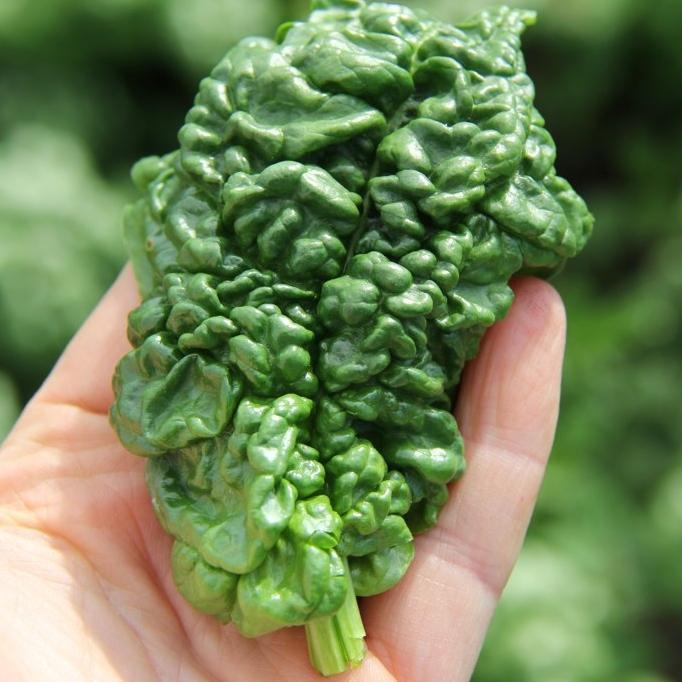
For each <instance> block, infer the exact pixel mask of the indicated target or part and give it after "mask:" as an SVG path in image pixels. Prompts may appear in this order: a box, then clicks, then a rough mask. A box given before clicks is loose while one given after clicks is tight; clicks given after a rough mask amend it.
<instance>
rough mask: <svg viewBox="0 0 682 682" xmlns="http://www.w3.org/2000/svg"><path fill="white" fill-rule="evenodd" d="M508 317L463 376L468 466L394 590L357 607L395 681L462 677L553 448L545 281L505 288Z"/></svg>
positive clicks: (555, 359) (552, 358)
mask: <svg viewBox="0 0 682 682" xmlns="http://www.w3.org/2000/svg"><path fill="white" fill-rule="evenodd" d="M515 290H516V296H517V298H516V301H515V303H514V304H513V306H512V308H511V311H510V313H509V315H508V316H507V318H506V319H505V320H504V321H502V322H500V323H499V324H497V325H495V327H493V328H492V329H491V330H490V331H489V332H488V333H487V334H486V337H485V339H484V341H483V344H482V347H481V351H480V353H479V355H478V357H477V359H476V360H475V361H474V362H472V363H471V364H470V365H469V366H468V368H467V370H466V372H465V377H464V381H463V384H462V387H461V391H460V398H459V401H458V407H457V411H456V414H457V418H458V422H459V425H460V428H461V430H462V434H463V436H464V439H465V444H466V445H465V450H466V457H467V464H468V468H467V471H466V473H465V474H464V477H463V478H462V480H461V481H460V482H459V483H458V484H457V485H456V486H455V487H454V488H453V490H452V493H451V499H450V501H449V503H448V504H447V505H446V507H445V509H444V510H443V513H442V515H441V517H440V519H439V523H438V526H437V527H436V528H435V529H433V530H431V531H430V532H429V533H426V534H425V535H423V536H421V537H420V538H418V539H417V541H416V545H417V552H416V558H415V561H414V563H413V565H412V567H411V568H410V570H409V571H408V573H407V575H406V576H405V578H404V579H403V580H402V581H401V582H400V583H399V584H398V585H397V586H396V587H395V588H394V589H392V590H390V591H389V592H387V593H385V594H384V595H381V596H379V597H375V598H373V599H371V600H369V601H368V602H367V603H366V604H365V605H363V613H364V614H365V622H366V623H367V625H368V631H369V633H370V646H372V647H373V649H374V651H375V652H376V653H377V654H378V655H379V657H380V658H382V660H383V661H384V662H385V663H386V664H387V665H388V667H389V669H391V670H392V672H393V673H394V674H396V675H397V674H398V673H400V679H404V680H422V679H428V680H433V681H434V682H439V681H440V680H448V681H449V682H450V681H453V680H468V679H469V678H470V676H471V673H472V670H473V667H474V665H475V662H476V659H477V658H478V654H479V651H480V647H481V644H482V641H483V637H484V634H485V631H486V629H487V626H488V623H489V621H490V618H491V616H492V612H493V609H494V607H495V604H496V602H497V598H498V597H499V594H500V592H501V590H502V589H503V587H504V584H505V582H506V580H507V578H508V576H509V573H510V571H511V568H512V566H513V564H514V561H515V560H516V557H517V555H518V552H519V549H520V546H521V543H522V541H523V537H524V535H525V532H526V528H527V525H528V521H529V519H530V515H531V512H532V508H533V505H534V503H535V499H536V497H537V493H538V489H539V486H540V482H541V480H542V475H543V472H544V468H545V464H546V460H547V457H548V455H549V451H550V449H551V444H552V439H553V436H554V429H555V426H556V419H557V415H558V405H559V388H560V379H561V364H562V359H563V349H564V337H565V315H564V309H563V305H562V303H561V299H560V298H559V296H558V294H557V293H556V292H555V291H554V289H552V287H551V286H550V285H548V284H546V283H545V282H542V281H540V280H537V279H533V278H526V279H522V280H518V281H517V282H516V283H515Z"/></svg>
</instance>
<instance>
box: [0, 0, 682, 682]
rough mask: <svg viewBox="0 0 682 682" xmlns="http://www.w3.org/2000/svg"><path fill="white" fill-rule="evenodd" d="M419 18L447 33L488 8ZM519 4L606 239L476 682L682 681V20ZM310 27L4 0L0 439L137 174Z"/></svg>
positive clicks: (56, 341) (93, 289)
mask: <svg viewBox="0 0 682 682" xmlns="http://www.w3.org/2000/svg"><path fill="white" fill-rule="evenodd" d="M408 4H411V5H412V6H413V7H415V6H419V7H423V8H425V9H427V10H429V11H431V12H433V13H435V14H437V15H438V16H439V17H440V18H442V19H445V20H448V19H450V20H454V19H461V18H462V17H463V16H465V15H466V14H468V13H469V12H471V11H474V10H476V9H478V8H480V7H482V6H484V5H492V4H495V3H494V2H487V1H485V0H459V2H457V3H452V2H448V1H447V0H413V2H408ZM508 4H514V5H522V6H526V7H529V8H532V9H537V10H538V12H539V23H538V25H537V26H536V27H534V28H533V29H531V30H530V31H529V32H528V34H527V36H526V39H525V43H524V45H525V51H526V55H527V62H528V70H529V73H530V74H531V76H532V77H533V79H534V80H535V83H536V86H537V101H538V108H539V109H540V111H542V113H543V115H544V116H545V118H546V119H547V123H548V127H549V129H550V130H551V131H552V133H553V136H554V137H555V139H556V141H557V147H558V150H559V152H558V170H559V172H560V173H561V174H562V175H565V176H566V177H568V178H569V179H570V180H571V182H572V183H573V184H574V185H575V186H576V188H577V189H578V190H579V191H580V192H581V193H583V194H584V196H586V198H587V200H588V203H589V205H590V208H591V209H592V211H593V212H594V214H595V215H596V217H597V226H596V229H595V233H594V237H593V239H592V241H591V243H590V244H589V247H588V248H587V249H586V250H585V252H584V253H583V254H582V255H581V257H580V258H579V259H577V260H576V261H575V262H572V263H570V265H569V267H568V269H567V271H566V272H564V273H562V274H561V275H560V276H559V277H558V278H557V280H556V284H557V286H558V287H559V289H560V290H561V292H562V294H563V296H564V299H565V301H566V305H567V309H568V318H569V335H568V348H567V358H566V367H565V376H564V392H563V403H562V414H561V418H560V423H559V432H558V436H557V441H556V446H555V450H554V454H553V461H552V464H551V466H550V469H549V472H548V475H547V479H546V482H545V485H544V487H543V491H542V494H541V499H540V503H539V505H538V510H537V513H536V515H535V519H534V521H533V524H532V526H531V529H530V532H529V538H528V541H527V544H526V546H525V548H524V551H523V554H522V557H521V560H520V562H519V565H518V568H517V570H516V571H515V572H514V575H513V576H512V579H511V581H510V584H509V586H508V588H507V590H506V592H505V595H504V598H503V600H502V603H501V606H500V609H499V610H498V613H497V615H496V617H495V619H494V622H493V626H492V630H491V633H490V636H489V638H488V640H487V642H486V645H485V647H484V650H483V654H482V657H481V661H480V664H479V667H478V670H477V672H476V675H475V679H477V680H479V681H480V682H489V681H490V682H493V681H497V680H505V682H516V681H518V682H535V681H537V682H546V681H548V680H551V681H552V682H562V681H564V680H565V681H566V682H568V681H571V682H573V681H575V680H578V681H580V682H582V681H586V682H590V681H593V680H594V681H597V680H599V681H601V680H623V681H625V682H663V681H665V680H668V681H672V680H678V679H682V654H681V653H680V649H679V642H680V641H682V571H681V570H680V567H679V560H681V559H682V419H681V418H680V413H681V412H682V312H681V311H682V306H681V305H680V301H681V300H682V267H681V263H682V230H681V228H682V164H681V163H680V158H682V116H680V111H681V110H682V89H681V88H680V83H682V39H681V38H682V36H681V35H680V27H682V2H680V1H679V0H659V2H657V3H655V4H652V3H650V2H648V1H647V0H600V1H599V2H594V0H571V2H565V1H564V0H528V1H527V2H523V1H522V2H516V0H515V1H514V2H509V3H508ZM305 10H306V7H305V2H303V0H252V1H251V2H249V3H243V2H241V0H194V1H193V2H187V1H186V0H97V1H96V2H90V1H89V0H2V2H0V46H1V47H0V131H2V132H0V244H2V247H1V248H0V319H2V321H3V333H2V334H1V335H0V437H2V434H3V433H5V432H6V431H7V430H8V428H9V425H10V423H11V421H12V420H13V418H14V416H15V415H16V412H17V409H18V398H17V396H18V395H20V396H21V398H22V399H23V400H26V399H27V398H28V397H29V396H30V395H31V393H32V392H33V391H34V390H35V388H36V387H37V385H38V383H39V382H40V381H41V379H42V378H43V377H44V375H45V374H46V372H47V371H48V369H49V367H50V366H51V364H52V363H53V362H54V360H55V358H56V356H57V354H58V352H59V350H60V349H61V348H62V347H63V345H64V344H65V343H66V341H67V340H68V338H69V336H70V335H71V334H72V332H73V331H74V330H75V328H76V327H77V326H78V324H79V323H80V322H81V320H82V319H83V318H84V317H85V315H86V314H87V312H88V310H89V309H90V308H91V307H92V305H93V304H94V302H95V301H96V299H97V297H98V296H99V295H100V294H101V292H102V291H103V290H104V289H105V287H106V286H107V285H108V283H109V282H110V281H111V280H112V279H113V277H114V276H115V273H116V271H117V269H118V267H119V266H120V264H121V263H122V260H123V248H122V244H121V230H120V215H121V208H122V205H123V203H124V202H125V200H126V197H127V195H128V193H129V192H130V188H129V184H128V181H127V172H128V168H129V166H130V165H131V163H132V162H133V161H134V160H135V159H136V158H138V157H139V156H142V155H145V154H152V153H161V152H164V151H167V150H169V149H173V148H174V147H175V139H174V138H175V134H176V131H177V129H178V128H179V126H180V124H181V122H182V119H183V117H184V114H185V112H186V111H187V109H188V108H189V106H190V104H191V101H192V98H193V95H194V91H195V89H196V85H197V82H198V80H199V78H200V77H201V76H203V75H204V74H205V73H206V72H207V70H208V69H209V68H210V67H211V65H212V64H213V63H214V62H215V61H217V59H218V58H219V57H220V56H221V55H222V53H223V52H224V51H225V49H226V48H227V47H229V45H230V44H231V43H233V42H234V41H235V40H236V39H238V38H239V37H241V36H243V35H245V34H248V33H261V34H272V31H273V29H274V28H275V26H276V25H278V24H279V23H280V22H281V21H283V20H284V19H287V18H291V17H297V16H302V14H303V13H304V12H305ZM37 245H39V247H37ZM27 301H29V302H30V305H27Z"/></svg>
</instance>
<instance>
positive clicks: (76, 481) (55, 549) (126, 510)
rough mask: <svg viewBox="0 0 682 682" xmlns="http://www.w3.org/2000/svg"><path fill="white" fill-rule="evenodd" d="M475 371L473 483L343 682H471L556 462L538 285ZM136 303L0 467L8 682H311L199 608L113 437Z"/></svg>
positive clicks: (557, 325)
mask: <svg viewBox="0 0 682 682" xmlns="http://www.w3.org/2000/svg"><path fill="white" fill-rule="evenodd" d="M514 289H515V291H516V294H517V297H516V301H515V302H514V304H513V306H512V308H511V311H510V313H509V314H508V316H507V317H506V318H505V320H503V321H502V322H500V323H498V324H497V325H496V326H495V327H493V328H492V329H491V330H489V331H488V333H487V334H486V336H485V339H484V342H483V345H482V347H481V351H480V354H479V356H478V357H477V359H476V360H475V361H473V362H472V363H471V364H470V365H469V366H468V367H467V369H466V371H465V375H464V379H463V384H462V387H461V390H460V394H459V400H458V405H457V409H456V416H457V419H458V422H459V424H460V428H461V430H462V433H463V435H464V439H465V442H466V458H467V463H468V468H467V472H466V474H465V476H464V477H463V478H462V479H461V480H460V481H459V482H457V483H456V484H455V485H453V486H452V489H451V498H450V501H449V503H448V504H447V506H446V507H445V509H444V510H443V513H442V514H441V517H440V520H439V524H438V526H437V528H436V529H434V530H432V531H430V532H429V533H426V534H425V535H423V536H420V537H419V538H418V539H417V541H416V548H417V552H416V558H415V560H414V562H413V564H412V566H411V567H410V569H409V571H408V573H407V575H406V576H405V578H404V579H403V580H402V581H401V582H400V583H399V584H398V586H397V587H395V588H393V589H392V590H390V591H389V592H386V593H384V594H383V595H380V596H378V597H372V598H369V599H365V600H362V601H361V610H362V615H363V620H364V623H365V627H366V629H367V633H368V637H367V644H368V648H369V652H368V655H367V657H366V660H365V662H364V663H363V664H362V666H361V667H360V668H358V669H356V670H353V671H351V672H349V673H347V674H345V675H341V676H339V677H338V678H334V679H338V680H339V681H341V680H345V681H349V680H352V681H353V682H380V681H384V680H399V681H400V682H412V681H414V682H418V681H423V680H430V681H431V682H441V681H443V682H459V681H464V680H468V679H469V678H470V676H471V674H472V671H473V669H474V666H475V664H476V660H477V658H478V655H479V652H480V649H481V645H482V643H483V639H484V636H485V633H486V630H487V628H488V625H489V622H490V619H491V616H492V614H493V611H494V608H495V605H496V603H497V600H498V598H499V596H500V594H501V592H502V589H503V587H504V585H505V583H506V581H507V578H508V577H509V574H510V572H511V569H512V566H513V564H514V562H515V560H516V558H517V556H518V553H519V550H520V548H521V544H522V541H523V538H524V535H525V532H526V528H527V525H528V522H529V519H530V516H531V513H532V509H533V506H534V503H535V499H536V496H537V493H538V489H539V486H540V482H541V480H542V476H543V472H544V469H545V465H546V462H547V458H548V455H549V451H550V449H551V444H552V440H553V437H554V429H555V425H556V420H557V414H558V406H559V385H560V379H561V365H562V359H563V350H564V337H565V315H564V308H563V305H562V303H561V300H560V298H559V296H558V294H557V293H556V292H555V291H554V289H552V287H551V286H550V285H548V284H546V283H545V282H542V281H540V280H537V279H534V278H523V279H519V280H517V281H516V282H515V283H514ZM136 303H137V294H136V290H135V285H134V282H133V278H132V275H131V273H130V271H129V269H126V270H124V272H123V273H122V275H121V276H120V277H119V279H118V280H117V282H116V283H115V284H114V285H113V287H112V288H111V289H110V290H109V292H108V293H107V295H106V296H105V297H104V299H103V300H102V301H101V303H100V304H99V306H98V307H97V308H96V309H95V311H94V312H93V313H92V315H91V316H90V318H89V319H88V320H87V321H86V323H85V324H84V325H83V327H82V328H81V330H80V331H79V332H78V334H77V335H76V336H75V337H74V339H73V340H72V342H71V344H70V345H69V346H68V348H67V349H66V351H65V352H64V354H63V356H62V358H61V359H60V360H59V362H58V363H57V365H56V366H55V368H54V370H53V371H52V373H51V375H50V376H49V378H48V379H47V380H46V382H45V384H44V385H43V387H42V388H41V389H40V390H39V391H38V393H37V394H36V396H35V397H34V399H33V400H32V401H31V403H30V404H29V405H28V407H27V408H26V409H25V410H24V413H23V414H22V416H21V418H20V419H19V421H18V423H17V424H16V426H15V428H14V430H13V431H12V433H11V434H10V436H9V437H8V438H7V440H6V441H5V443H4V445H3V447H2V450H1V451H0V670H2V671H3V672H2V675H3V679H7V680H13V681H21V680H30V681H31V682H34V681H37V680H40V681H43V680H47V681H49V680H60V681H63V680H69V682H78V681H79V680H84V681H85V680H87V681H88V682H92V681H95V680H96V681H98V682H99V681H102V680H126V681H135V682H144V681H146V680H163V681H164V682H167V681H176V680H178V681H180V680H181V681H183V682H184V681H198V680H220V681H223V680H229V681H230V682H256V681H257V682H260V681H261V680H268V681H270V680H273V681H275V680H281V681H282V682H286V681H289V680H291V682H306V681H308V680H315V679H322V678H320V677H319V676H318V675H317V674H315V673H314V671H313V670H312V669H311V668H310V666H309V663H308V657H307V652H306V646H305V637H304V632H303V629H302V628H287V629H285V630H280V631H279V632H277V633H274V634H272V635H268V636H265V637H261V638H259V639H255V640H249V639H245V638H243V637H241V636H240V635H239V634H238V633H237V632H236V631H235V630H234V629H233V628H232V626H229V625H228V626H222V625H220V624H219V623H217V622H216V621H214V620H212V619H211V618H210V617H208V616H204V615H202V614H200V613H198V612H196V611H195V610H193V609H192V608H191V607H190V606H189V605H188V604H186V603H185V602H184V601H183V599H182V598H181V597H180V596H179V595H178V593H177V591H176V590H175V588H174V586H173V582H172V579H171V576H170V573H169V552H170V546H171V541H170V539H169V537H167V536H166V534H165V533H164V531H163V530H162V529H161V528H160V526H159V525H158V523H157V521H156V519H155V518H154V514H153V512H152V508H151V504H150V502H149V497H148V494H147V490H146V488H145V484H144V480H143V467H144V462H143V460H142V459H141V458H139V457H135V456H133V455H130V454H128V453H127V452H126V451H125V450H124V449H123V448H122V447H121V446H120V445H119V443H118V442H117V440H116V437H115V435H114V433H113V431H112V429H111V427H110V426H109V423H108V419H107V412H108V409H109V406H110V404H111V402H112V392H111V388H110V385H111V374H112V372H113V368H114V365H115V364H116V362H117V361H118V359H119V358H120V357H121V356H122V355H123V354H124V353H125V352H126V351H127V349H128V343H127V341H126V338H125V318H126V314H127V312H128V311H129V310H130V309H131V308H132V307H134V306H135V305H136Z"/></svg>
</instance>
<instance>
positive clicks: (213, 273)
mask: <svg viewBox="0 0 682 682" xmlns="http://www.w3.org/2000/svg"><path fill="white" fill-rule="evenodd" d="M533 17H534V15H533V14H532V13H529V12H524V11H520V10H514V9H508V8H500V9H497V10H489V11H485V12H482V13H481V14H479V15H477V16H476V17H474V18H472V19H471V20H469V21H467V22H464V23H462V24H461V25H459V26H455V27H453V26H448V25H445V24H442V23H439V22H437V21H435V20H432V19H430V18H428V17H427V16H425V15H416V14H414V13H413V12H412V11H411V10H409V9H407V8H404V7H400V6H396V5H388V4H383V3H369V4H366V3H365V2H363V1H362V0H347V1H345V2H341V1H339V2H331V1H330V2H326V1H320V2H318V3H317V4H316V9H315V11H314V12H313V14H312V15H311V17H310V20H309V21H306V22H299V23H293V24H288V25H287V26H286V27H285V28H284V29H283V30H281V31H280V32H279V33H278V36H277V42H272V41H270V40H266V39H261V38H249V39H245V40H243V41H242V42H241V43H239V44H238V45H237V46H236V47H234V48H233V49H232V50H230V52H228V54H227V55H226V56H225V57H224V59H223V60H222V61H221V62H220V63H219V64H218V65H217V66H216V68H215V69H214V70H213V72H212V73H211V74H210V76H209V77H208V78H206V79H204V80H203V81H202V82H201V85H200V88H199V93H198V95H197V97H196V100H195V103H194V106H193V107H192V109H191V110H190V111H189V113H188V115H187V120H186V123H185V125H184V126H183V128H182V129H181V131H180V134H179V140H180V149H179V150H178V151H176V152H173V153H171V154H168V155H166V156H164V157H154V158H151V159H147V160H143V161H141V162H140V163H138V165H137V166H136V167H135V169H134V172H133V175H134V179H135V182H136V184H137V186H138V187H139V189H140V191H141V192H142V198H141V199H140V200H139V201H138V203H137V204H135V205H134V206H133V207H132V208H131V209H129V211H128V213H127V216H126V225H127V227H126V229H127V236H128V241H129V246H130V251H131V254H132V258H133V264H134V267H135V271H136V274H137V277H138V281H139V283H140V287H141V290H142V293H143V296H144V299H145V300H144V301H143V303H142V305H141V306H140V307H139V308H138V309H137V310H136V311H134V312H133V313H132V314H131V316H130V320H129V338H130V340H131V342H132V343H133V344H134V346H135V349H134V350H133V351H132V352H131V353H130V354H129V355H128V356H126V358H124V359H123V360H122V361H121V363H120V365H119V367H118V370H117V373H116V377H115V381H114V387H115V391H116V404H115V406H114V408H113V409H112V421H113V423H114V425H115V426H116V428H117V430H118V432H119V434H120V436H121V439H122V441H123V442H124V444H126V445H127V447H129V448H130V449H131V450H133V451H134V452H137V453H139V454H144V455H154V457H152V458H151V459H150V461H149V463H148V469H147V480H148V484H149V487H150V490H151V493H152V499H153V502H154V507H155V510H156V513H157V515H158V517H159V519H160V520H161V523H162V524H163V525H164V527H165V528H166V529H167V530H168V532H169V533H171V534H172V535H173V536H175V538H176V539H177V542H176V546H175V550H174V555H173V567H174V577H175V580H176V582H177V584H178V586H179V589H180V590H181V592H182V593H183V594H184V595H185V596H186V597H187V598H188V599H189V600H190V601H191V602H192V603H193V604H194V605H195V606H196V607H197V608H199V609H201V610H203V611H206V612H208V613H212V614H214V615H216V616H217V617H218V618H219V619H221V620H223V621H225V620H228V619H231V620H233V621H234V622H235V624H236V625H237V627H238V628H239V629H240V630H241V631H242V632H244V633H245V634H247V635H258V634H262V633H265V632H269V631H272V630H275V629H277V628H279V627H283V626H285V625H293V624H300V623H307V625H308V627H313V625H311V624H314V623H315V622H320V621H319V620H317V619H320V618H323V617H325V616H329V615H332V614H336V613H337V611H338V612H339V613H345V615H344V616H343V617H344V618H345V617H346V616H348V615H349V612H344V608H345V606H344V605H346V604H347V603H348V602H349V600H350V602H353V603H354V599H353V594H352V593H353V591H352V589H350V587H349V585H350V584H351V583H350V582H349V580H352V585H353V587H354V589H355V591H356V592H357V593H358V594H360V595H370V594H376V593H378V592H381V591H383V590H386V589H388V588H390V587H391V586H392V585H394V584H395V583H396V582H397V581H398V580H399V579H400V578H401V577H402V575H403V574H404V572H405V571H406V570H407V568H408V566H409V563H410V561H411V560H412V557H413V554H414V545H413V534H414V533H417V532H421V531H424V530H426V529H428V528H430V527H431V526H433V525H434V524H435V523H436V520H437V517H438V513H439V511H440V509H441V508H442V506H443V505H444V504H445V502H446V500H447V497H448V488H447V485H448V483H449V482H450V481H451V480H453V479H454V478H455V477H457V476H458V475H459V474H461V472H462V471H463V468H464V456H463V444H462V438H461V436H460V433H459V430H458V428H457V424H456V422H455V419H454V417H453V416H452V413H451V391H452V389H453V388H454V387H455V386H456V385H457V383H458V382H459V379H460V376H461V372H462V368H463V366H464V364H465V363H466V362H467V360H469V359H470V358H471V357H473V356H474V355H475V353H476V351H477V349H478V345H479V341H480V339H481V336H482V334H483V333H484V331H485V329H486V328H487V327H489V326H490V325H492V324H493V323H494V322H496V321H497V320H499V319H501V318H502V317H503V316H504V315H505V314H506V312H507V310H508V309H509V306H510V305H511V303H512V299H513V293H512V290H511V288H510V287H509V284H508V282H509V279H510V278H511V277H512V275H513V274H514V273H516V272H520V271H524V270H525V271H532V272H539V273H544V274H549V273H551V272H553V271H555V270H557V269H558V268H560V267H561V265H562V264H563V262H564V261H565V259H566V258H568V257H570V256H573V255H575V253H577V251H579V250H580V249H581V248H582V246H583V245H584V243H585V240H586V238H587V237H588V236H589V232H590V230H591V226H592V217H591V216H590V214H589V213H588V212H587V209H586V207H585V204H584V203H583V201H582V200H581V199H580V198H579V197H578V196H577V195H576V194H575V193H574V192H573V190H572V189H571V188H570V186H569V185H568V183H567V182H566V181H565V180H563V179H561V178H558V177H557V176H556V173H555V170H554V159H555V149H554V143H553V141H552V138H551V136H550V135H549V134H548V133H547V131H546V130H545V129H544V127H543V125H544V123H543V121H542V118H541V116H540V114H539V113H538V112H537V111H536V109H535V108H534V104H533V97H534V93H533V85H532V83H531V81H530V80H529V78H528V76H527V75H526V74H525V71H524V62H523V56H522V54H521V52H520V35H521V33H522V32H523V30H524V29H525V27H526V26H528V25H530V24H531V23H533V20H534V19H533ZM347 597H348V599H347ZM348 622H350V620H349V621H348ZM351 629H352V630H353V636H352V638H351V639H353V638H357V637H358V636H361V633H360V635H358V632H359V631H361V627H358V626H357V623H356V624H355V625H354V626H353V627H352V628H351Z"/></svg>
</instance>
